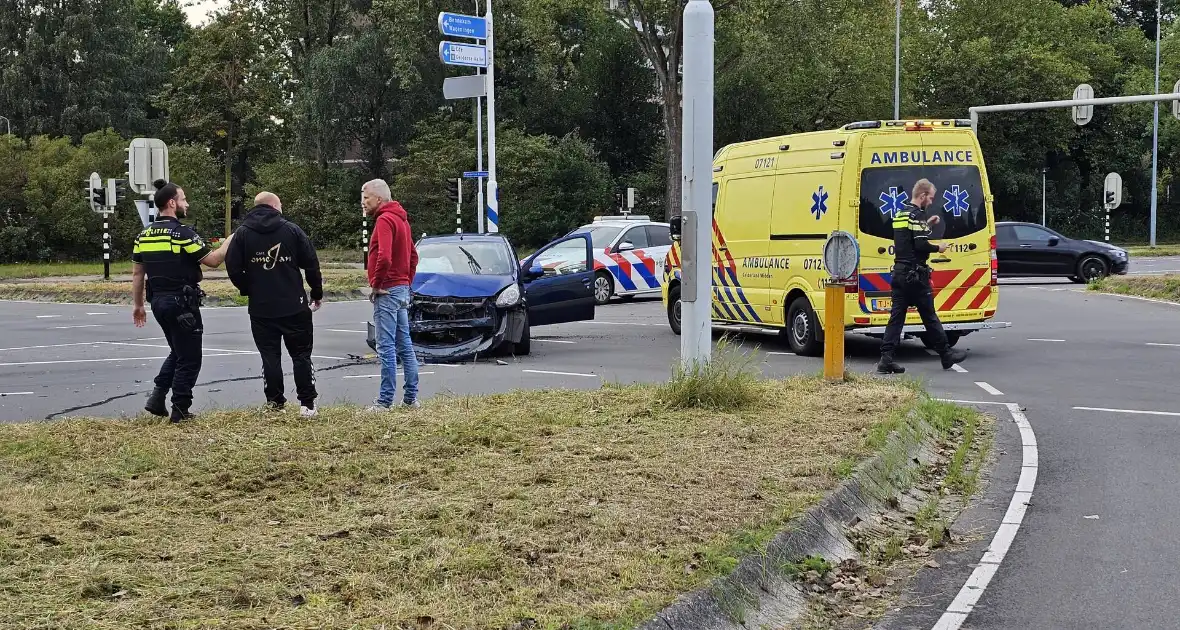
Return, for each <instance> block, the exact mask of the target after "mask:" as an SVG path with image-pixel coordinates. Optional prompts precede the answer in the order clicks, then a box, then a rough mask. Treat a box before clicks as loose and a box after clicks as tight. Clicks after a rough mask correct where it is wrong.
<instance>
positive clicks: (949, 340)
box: [918, 330, 963, 350]
mask: <svg viewBox="0 0 1180 630" xmlns="http://www.w3.org/2000/svg"><path fill="white" fill-rule="evenodd" d="M962 336H963V333H960V332H955V331H953V330H948V331H946V345H947V347H948V348H954V347H955V344H956V343H959V339H960V338H961V337H962ZM918 338H919V339H921V340H922V345H924V346H926V347H927V348H928V349H930V350H933V349H934V337H931V336H930V335H929V334H927V333H922V334H921V335H920V336H919V337H918Z"/></svg>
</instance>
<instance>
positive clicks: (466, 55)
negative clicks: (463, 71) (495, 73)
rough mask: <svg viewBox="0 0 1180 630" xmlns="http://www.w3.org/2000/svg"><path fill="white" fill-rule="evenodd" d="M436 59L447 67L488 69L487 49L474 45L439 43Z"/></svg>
mask: <svg viewBox="0 0 1180 630" xmlns="http://www.w3.org/2000/svg"><path fill="white" fill-rule="evenodd" d="M438 58H439V59H442V62H443V63H445V64H447V65H448V66H469V67H472V68H486V67H488V48H487V46H478V45H476V44H456V43H455V42H440V43H439V45H438Z"/></svg>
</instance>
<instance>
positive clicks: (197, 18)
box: [181, 0, 227, 26]
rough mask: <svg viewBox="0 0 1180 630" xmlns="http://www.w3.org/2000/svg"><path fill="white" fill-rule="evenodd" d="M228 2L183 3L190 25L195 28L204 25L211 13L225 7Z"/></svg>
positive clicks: (208, 0) (224, 0) (218, 0)
mask: <svg viewBox="0 0 1180 630" xmlns="http://www.w3.org/2000/svg"><path fill="white" fill-rule="evenodd" d="M226 4H227V3H226V0H189V1H188V2H182V3H181V6H182V7H184V14H185V15H186V16H188V21H189V24H192V25H194V26H196V25H199V24H203V23H204V22H205V18H206V17H207V16H208V15H209V13H210V12H211V11H214V10H216V9H218V8H220V7H223V6H225V5H226Z"/></svg>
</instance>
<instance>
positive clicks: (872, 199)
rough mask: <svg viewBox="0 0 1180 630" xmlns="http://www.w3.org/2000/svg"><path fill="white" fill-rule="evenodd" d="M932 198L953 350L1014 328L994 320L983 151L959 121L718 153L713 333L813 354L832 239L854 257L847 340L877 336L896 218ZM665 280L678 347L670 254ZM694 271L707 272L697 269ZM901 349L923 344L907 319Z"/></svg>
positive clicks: (943, 312)
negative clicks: (915, 201) (852, 246)
mask: <svg viewBox="0 0 1180 630" xmlns="http://www.w3.org/2000/svg"><path fill="white" fill-rule="evenodd" d="M923 178H925V179H929V180H930V181H931V182H933V183H934V185H935V186H936V187H937V188H938V191H937V194H936V197H935V203H934V204H933V205H932V206H931V207H930V208H929V209H928V212H929V214H932V215H937V216H939V217H941V219H942V220H941V221H940V222H939V223H938V224H937V225H936V226H934V227H933V228H932V229H933V234H932V237H933V238H932V242H935V243H938V242H941V243H946V244H947V246H948V248H947V251H946V252H945V253H943V254H939V253H934V254H932V255H931V257H930V261H929V263H930V266H931V268H932V269H933V274H932V279H931V284H932V286H933V289H934V304H935V307H936V308H937V309H938V315H939V317H940V318H941V319H942V322H943V326H944V328H945V329H946V331H947V336H948V337H949V339H950V342H951V345H954V344H955V343H956V342H957V341H958V340H959V338H960V337H962V336H963V335H966V334H969V333H971V332H974V331H976V330H980V329H984V328H1006V327H1008V326H1010V324H1007V323H1002V322H993V321H991V320H992V319H993V317H994V316H995V314H996V306H997V303H998V298H999V295H998V292H997V284H996V278H997V275H996V271H997V264H996V229H995V220H994V218H993V211H992V195H991V190H990V189H989V188H988V181H987V172H986V170H985V168H984V161H983V155H982V152H981V151H980V148H979V142H978V140H977V139H976V137H975V134H974V132H973V131H972V130H971V123H970V121H968V120H930V121H921V120H909V121H878V120H873V121H864V122H856V123H851V124H849V125H845V126H844V127H842V128H840V129H836V130H834V131H822V132H815V133H804V134H796V135H790V136H780V137H777V138H766V139H764V140H755V141H752V142H743V143H739V144H732V145H729V146H726V147H724V148H722V149H721V150H720V151H719V152H718V153H717V155H716V157H715V158H714V160H713V252H712V261H711V266H712V277H713V300H712V302H713V304H712V314H713V322H714V324H718V325H735V326H739V327H749V326H753V327H757V328H759V329H772V330H777V331H779V332H780V334H782V335H783V336H784V337H785V338H786V340H787V343H788V344H789V346H790V348H791V350H792V351H794V352H796V353H798V354H801V355H819V354H821V353H822V351H823V330H822V329H821V325H822V322H823V321H824V317H823V311H824V283H825V281H826V280H827V279H828V274H827V273H826V272H825V271H824V268H823V245H824V242H825V240H827V238H828V237H829V235H831V234H832V232H835V231H837V230H843V231H846V232H849V233H851V234H852V235H853V236H854V237H855V238H856V240H857V243H858V244H859V247H860V267H859V269H858V272H857V278H856V280H855V282H854V283H852V284H850V285H849V286H848V287H847V289H846V292H845V301H846V302H845V309H844V312H845V321H844V326H845V329H846V330H850V331H855V332H862V333H865V334H869V335H873V336H881V335H882V334H883V333H884V332H885V324H886V323H887V322H888V321H889V310H890V306H891V301H890V298H889V295H890V272H891V270H892V266H893V226H892V223H893V216H894V215H895V214H896V213H897V212H898V211H900V210H901V209H902V208H904V207H905V204H906V202H908V201H909V199H910V195H911V194H912V192H913V188H914V184H915V183H917V181H918V180H919V179H923ZM671 223H672V225H673V232H674V238H675V239H676V242H675V243H674V245H673V247H672V250H671V251H670V252H669V253H668V258H667V261H666V264H665V266H664V269H665V273H664V287H663V296H664V305H665V307H666V308H667V312H668V322H669V324H670V325H671V327H672V330H673V331H675V332H676V334H680V312H681V306H680V276H681V274H680V262H681V260H680V243H679V234H678V233H679V226H680V221H679V218H678V217H673V218H672V221H671ZM700 263H701V264H704V261H703V260H702V261H700ZM904 331H905V333H906V336H907V337H913V336H917V337H919V338H922V340H923V341H924V342H927V345H929V343H928V342H929V340H927V339H925V338H924V335H923V333H924V331H925V328H923V327H922V325H921V320H920V319H919V318H918V315H917V312H916V311H914V309H912V308H911V309H910V313H909V316H908V317H907V318H906V327H905V329H904Z"/></svg>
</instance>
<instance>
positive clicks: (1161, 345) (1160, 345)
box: [1147, 343, 1180, 348]
mask: <svg viewBox="0 0 1180 630" xmlns="http://www.w3.org/2000/svg"><path fill="white" fill-rule="evenodd" d="M1147 345H1149V346H1155V347H1157V348H1180V343H1148V344H1147Z"/></svg>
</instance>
